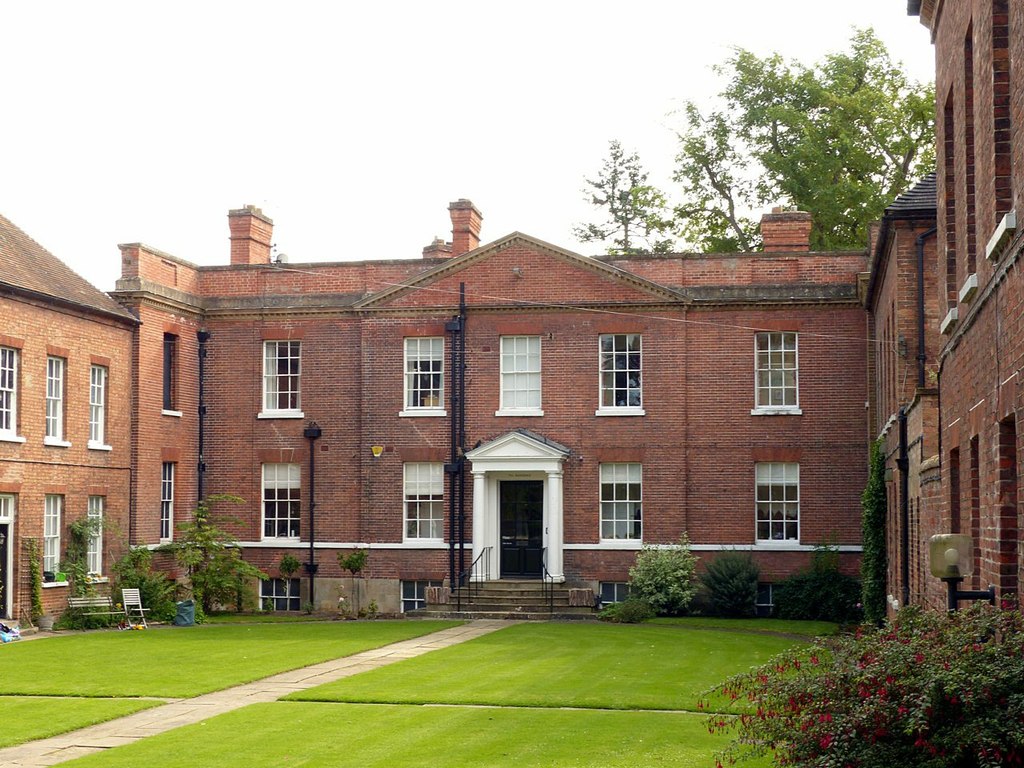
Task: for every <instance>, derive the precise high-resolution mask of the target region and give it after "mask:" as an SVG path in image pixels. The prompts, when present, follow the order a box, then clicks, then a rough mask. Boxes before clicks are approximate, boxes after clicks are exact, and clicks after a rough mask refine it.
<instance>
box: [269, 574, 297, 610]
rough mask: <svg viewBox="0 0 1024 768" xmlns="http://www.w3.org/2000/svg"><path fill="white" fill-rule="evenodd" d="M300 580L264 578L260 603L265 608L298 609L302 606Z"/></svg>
mask: <svg viewBox="0 0 1024 768" xmlns="http://www.w3.org/2000/svg"><path fill="white" fill-rule="evenodd" d="M299 601H300V594H299V580H298V579H297V578H292V579H263V580H262V581H261V582H260V605H261V607H262V608H263V609H264V610H274V611H297V610H299V608H300V607H301V605H300V602H299Z"/></svg>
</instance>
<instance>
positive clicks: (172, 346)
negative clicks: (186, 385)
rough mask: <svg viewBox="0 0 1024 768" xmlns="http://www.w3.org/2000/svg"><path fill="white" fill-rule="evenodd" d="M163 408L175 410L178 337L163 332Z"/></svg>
mask: <svg viewBox="0 0 1024 768" xmlns="http://www.w3.org/2000/svg"><path fill="white" fill-rule="evenodd" d="M163 385H164V410H165V411H175V410H177V402H178V386H177V385H178V337H177V336H175V335H174V334H173V333H165V334H164V380H163Z"/></svg>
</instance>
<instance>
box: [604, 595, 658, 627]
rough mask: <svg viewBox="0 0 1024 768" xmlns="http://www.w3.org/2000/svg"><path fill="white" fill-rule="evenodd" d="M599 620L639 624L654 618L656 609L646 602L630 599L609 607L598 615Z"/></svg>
mask: <svg viewBox="0 0 1024 768" xmlns="http://www.w3.org/2000/svg"><path fill="white" fill-rule="evenodd" d="M597 618H599V619H600V620H601V621H610V622H613V623H615V624H639V623H640V622H642V621H647V620H648V619H653V618H654V608H652V607H651V604H650V603H648V602H647V601H646V600H638V599H636V598H630V599H628V600H624V601H623V602H621V603H612V604H611V605H609V606H607V607H606V608H604V609H603V610H602V611H601V612H600V613H599V614H597Z"/></svg>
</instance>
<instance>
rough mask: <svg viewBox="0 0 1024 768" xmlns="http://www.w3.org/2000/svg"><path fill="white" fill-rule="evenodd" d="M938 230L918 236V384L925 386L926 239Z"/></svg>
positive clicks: (933, 229)
mask: <svg viewBox="0 0 1024 768" xmlns="http://www.w3.org/2000/svg"><path fill="white" fill-rule="evenodd" d="M937 231H938V228H937V227H932V228H931V229H929V230H927V231H926V232H922V233H921V234H920V235H918V236H917V240H916V241H915V242H916V243H917V386H918V387H921V388H923V387H924V384H925V381H924V364H925V361H926V360H927V356H926V355H925V349H924V319H925V318H924V241H925V240H927V239H928V238H929V237H932V236H933V235H934V234H935V233H936V232H937Z"/></svg>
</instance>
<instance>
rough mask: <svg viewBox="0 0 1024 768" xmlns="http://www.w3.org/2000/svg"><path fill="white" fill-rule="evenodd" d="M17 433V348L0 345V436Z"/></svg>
mask: <svg viewBox="0 0 1024 768" xmlns="http://www.w3.org/2000/svg"><path fill="white" fill-rule="evenodd" d="M17 433H18V350H16V349H13V348H11V347H0V437H14V436H15V435H17Z"/></svg>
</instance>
